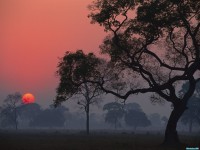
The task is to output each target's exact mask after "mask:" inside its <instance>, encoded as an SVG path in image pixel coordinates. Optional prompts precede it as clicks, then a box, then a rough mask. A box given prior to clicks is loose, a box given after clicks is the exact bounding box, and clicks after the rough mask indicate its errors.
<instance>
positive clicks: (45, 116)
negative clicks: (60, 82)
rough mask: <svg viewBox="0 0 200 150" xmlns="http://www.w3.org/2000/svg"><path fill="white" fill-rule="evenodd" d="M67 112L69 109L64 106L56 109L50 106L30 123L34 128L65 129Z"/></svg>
mask: <svg viewBox="0 0 200 150" xmlns="http://www.w3.org/2000/svg"><path fill="white" fill-rule="evenodd" d="M65 111H68V109H67V108H66V107H64V106H59V107H57V108H54V107H52V106H50V108H47V109H45V110H43V111H41V112H40V114H38V115H37V116H36V117H34V119H33V120H32V121H31V122H30V126H32V127H50V128H53V127H64V123H65V114H64V113H65Z"/></svg>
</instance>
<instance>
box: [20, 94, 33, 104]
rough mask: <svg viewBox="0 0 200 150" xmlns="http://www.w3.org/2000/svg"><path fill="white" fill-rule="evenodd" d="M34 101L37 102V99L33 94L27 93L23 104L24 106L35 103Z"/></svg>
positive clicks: (23, 98)
mask: <svg viewBox="0 0 200 150" xmlns="http://www.w3.org/2000/svg"><path fill="white" fill-rule="evenodd" d="M34 101H35V97H34V96H33V94H31V93H26V94H24V95H23V97H22V102H23V103H24V104H29V103H34Z"/></svg>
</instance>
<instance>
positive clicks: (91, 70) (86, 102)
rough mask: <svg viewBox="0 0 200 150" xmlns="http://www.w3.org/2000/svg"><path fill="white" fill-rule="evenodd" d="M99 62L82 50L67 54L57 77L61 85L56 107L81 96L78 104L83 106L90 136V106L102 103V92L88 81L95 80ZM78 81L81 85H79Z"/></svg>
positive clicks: (61, 61) (59, 65) (60, 65)
mask: <svg viewBox="0 0 200 150" xmlns="http://www.w3.org/2000/svg"><path fill="white" fill-rule="evenodd" d="M98 62H99V60H98V59H97V58H96V57H95V56H94V55H93V54H92V53H89V54H87V55H86V54H84V53H83V52H82V50H78V51H76V53H70V52H66V54H65V56H64V57H63V58H61V59H60V62H59V63H58V71H57V75H58V76H59V77H60V83H59V86H58V88H57V97H56V100H55V105H56V106H57V105H59V104H60V103H61V102H63V101H65V100H67V99H69V98H71V97H72V96H74V95H81V96H83V99H79V100H78V102H77V104H79V105H81V106H83V108H84V110H85V113H86V132H87V134H89V112H90V105H91V104H97V103H98V102H99V101H100V98H99V96H100V94H101V92H100V90H99V86H97V85H96V84H91V83H87V82H86V80H89V79H94V76H93V75H94V74H96V73H98V72H97V71H96V69H97V65H98ZM77 81H78V82H79V84H77Z"/></svg>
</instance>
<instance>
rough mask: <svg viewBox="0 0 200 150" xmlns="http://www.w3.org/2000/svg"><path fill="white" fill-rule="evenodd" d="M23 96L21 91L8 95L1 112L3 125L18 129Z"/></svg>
mask: <svg viewBox="0 0 200 150" xmlns="http://www.w3.org/2000/svg"><path fill="white" fill-rule="evenodd" d="M21 97H22V96H21V94H20V93H19V92H16V93H14V94H9V95H8V96H7V97H6V99H5V100H4V103H3V106H2V108H1V112H0V113H1V115H0V116H1V126H3V127H9V126H13V127H15V129H16V130H17V129H18V117H19V112H18V107H19V106H20V105H21Z"/></svg>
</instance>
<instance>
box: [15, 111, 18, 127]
mask: <svg viewBox="0 0 200 150" xmlns="http://www.w3.org/2000/svg"><path fill="white" fill-rule="evenodd" d="M14 119H15V130H18V122H17V110H16V108H15V118H14Z"/></svg>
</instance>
